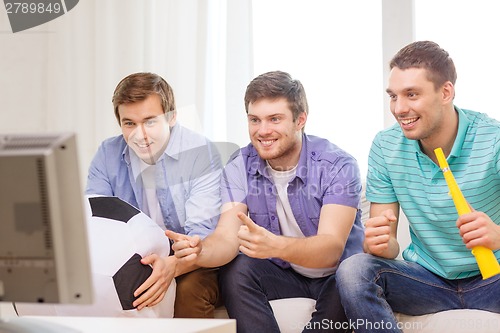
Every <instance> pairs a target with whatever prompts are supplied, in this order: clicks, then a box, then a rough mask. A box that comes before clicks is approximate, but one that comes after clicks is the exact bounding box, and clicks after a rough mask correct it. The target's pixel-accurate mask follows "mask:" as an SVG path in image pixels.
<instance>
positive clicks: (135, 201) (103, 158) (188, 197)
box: [85, 124, 222, 238]
mask: <svg viewBox="0 0 500 333" xmlns="http://www.w3.org/2000/svg"><path fill="white" fill-rule="evenodd" d="M131 154H135V153H134V152H133V151H132V150H131V149H130V148H129V147H128V145H127V143H126V142H125V140H124V139H123V136H122V135H119V136H116V137H112V138H109V139H107V140H105V141H103V143H102V144H101V145H100V147H99V149H98V151H97V153H96V155H95V157H94V159H93V160H92V163H91V165H90V168H89V174H88V178H87V188H86V191H85V192H86V194H88V195H94V194H97V195H106V196H116V197H119V198H120V199H122V200H124V201H126V202H128V203H130V204H131V205H133V206H135V207H137V208H139V209H141V210H145V209H146V205H147V203H146V202H143V198H144V187H143V185H142V183H141V180H140V179H141V177H139V178H136V177H134V172H133V163H131ZM221 171H222V165H221V161H220V155H219V153H218V152H217V149H216V148H215V147H214V145H213V144H212V143H211V142H209V141H208V140H207V139H206V138H205V137H204V136H202V135H200V134H198V133H196V132H193V131H191V130H189V129H187V128H185V127H182V126H180V125H179V124H176V125H175V126H174V127H173V128H172V130H171V135H170V139H169V142H168V145H167V148H166V149H165V152H164V153H163V154H162V156H161V157H160V158H159V159H158V162H157V167H156V173H155V183H156V195H157V198H158V201H159V204H160V209H161V213H162V215H163V220H164V223H165V227H166V228H167V229H169V230H173V231H175V232H178V233H183V234H188V235H199V236H200V237H202V238H204V237H205V236H207V235H208V234H209V233H211V232H212V231H213V230H214V229H215V226H216V224H217V221H218V219H219V214H220V203H221V200H220V187H219V186H220V174H221Z"/></svg>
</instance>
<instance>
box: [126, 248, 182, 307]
mask: <svg viewBox="0 0 500 333" xmlns="http://www.w3.org/2000/svg"><path fill="white" fill-rule="evenodd" d="M141 263H142V264H143V265H151V266H152V267H153V272H152V273H151V275H150V276H149V278H148V279H147V280H146V281H144V283H143V284H142V285H141V286H139V288H137V289H136V290H135V291H134V296H135V297H137V296H139V295H141V294H142V293H144V294H142V295H141V296H140V297H139V298H138V299H136V300H135V301H134V303H133V304H132V305H133V306H134V307H136V308H137V310H142V309H143V308H145V307H147V306H153V305H156V304H158V303H160V302H161V301H162V300H163V297H165V293H166V292H167V289H168V287H169V286H170V283H171V282H172V279H173V278H174V274H175V268H176V258H175V257H173V256H170V257H164V258H161V257H160V256H158V255H157V254H151V255H149V256H146V257H144V258H142V260H141Z"/></svg>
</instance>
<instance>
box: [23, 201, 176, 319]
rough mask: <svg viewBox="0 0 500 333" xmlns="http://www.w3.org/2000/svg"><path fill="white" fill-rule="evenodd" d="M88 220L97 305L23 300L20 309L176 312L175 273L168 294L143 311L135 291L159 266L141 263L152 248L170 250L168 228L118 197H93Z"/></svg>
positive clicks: (85, 312) (141, 314)
mask: <svg viewBox="0 0 500 333" xmlns="http://www.w3.org/2000/svg"><path fill="white" fill-rule="evenodd" d="M86 203H87V209H86V211H87V221H88V224H87V225H88V236H89V247H90V258H91V265H92V278H93V284H94V303H93V304H92V305H66V304H65V305H62V304H30V303H17V304H16V308H17V311H18V313H19V315H58V316H61V315H62V316H101V317H103V316H106V317H162V318H172V317H173V312H174V301H175V287H176V284H175V279H174V280H172V283H171V284H170V287H169V288H168V290H167V293H166V295H165V297H164V299H163V300H162V301H161V302H160V303H159V304H157V305H155V306H152V307H147V308H144V309H142V310H140V311H138V310H136V309H135V308H134V307H133V306H132V302H133V301H134V300H135V297H134V296H133V292H134V291H135V290H136V289H137V288H138V287H139V286H140V285H141V284H142V283H143V282H144V281H146V279H147V278H148V277H149V275H150V274H151V272H152V271H153V269H152V268H151V267H150V266H148V265H143V264H141V263H140V260H141V258H143V257H145V256H147V255H149V254H153V253H155V254H157V255H159V256H161V257H164V256H168V255H169V254H170V242H169V240H168V238H167V237H166V236H165V234H164V231H163V230H162V229H161V228H160V227H159V226H158V225H157V224H156V223H155V222H154V221H153V220H152V219H151V218H149V217H148V216H147V215H146V214H144V213H142V212H141V211H140V210H138V209H137V208H135V207H133V206H131V205H130V204H128V203H126V202H124V201H122V200H120V199H119V198H117V197H105V196H92V197H88V198H87V200H86Z"/></svg>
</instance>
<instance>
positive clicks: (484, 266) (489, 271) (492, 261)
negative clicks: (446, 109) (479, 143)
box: [434, 148, 500, 279]
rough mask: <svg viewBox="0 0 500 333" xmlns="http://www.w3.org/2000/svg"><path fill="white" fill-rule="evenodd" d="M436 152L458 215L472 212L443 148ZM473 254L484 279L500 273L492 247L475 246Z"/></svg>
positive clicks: (499, 266) (435, 150) (437, 149)
mask: <svg viewBox="0 0 500 333" xmlns="http://www.w3.org/2000/svg"><path fill="white" fill-rule="evenodd" d="M434 153H435V154H436V157H437V159H438V162H439V167H440V168H441V170H442V171H443V175H444V179H445V180H446V183H447V184H448V188H449V189H450V194H451V197H452V199H453V203H454V204H455V207H456V208H457V212H458V215H463V214H467V213H470V212H471V209H470V207H469V205H468V204H467V201H466V200H465V198H464V195H463V194H462V191H460V188H459V187H458V184H457V182H456V180H455V177H454V176H453V173H452V172H451V170H450V166H449V165H448V162H447V161H446V157H445V156H444V153H443V150H442V149H441V148H436V149H434ZM472 254H473V255H474V257H476V261H477V265H478V267H479V271H480V272H481V275H482V276H483V279H487V278H489V277H492V276H494V275H497V274H499V273H500V265H499V264H498V261H497V258H496V257H495V255H494V254H493V251H492V250H491V249H489V248H487V247H484V246H475V247H473V248H472Z"/></svg>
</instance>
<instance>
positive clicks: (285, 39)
mask: <svg viewBox="0 0 500 333" xmlns="http://www.w3.org/2000/svg"><path fill="white" fill-rule="evenodd" d="M252 4H253V44H254V76H257V75H259V74H262V73H264V72H268V71H272V70H282V71H285V72H288V73H290V74H291V75H292V77H294V78H296V79H298V80H300V81H301V82H302V84H303V85H304V88H305V90H306V94H307V98H308V102H309V109H310V113H309V117H308V121H307V125H306V133H308V134H311V135H317V136H321V137H324V138H327V139H329V140H330V141H332V142H333V143H335V144H337V145H338V146H340V147H341V148H343V149H344V150H346V151H347V152H349V153H350V154H351V155H353V156H354V157H355V158H356V159H357V160H358V163H359V166H360V169H361V175H362V177H365V175H366V169H367V163H368V162H367V161H368V152H369V149H370V146H371V142H372V139H373V137H374V136H375V134H376V133H377V132H378V131H379V130H381V129H383V113H384V110H383V98H384V89H385V88H384V87H385V86H384V83H383V78H382V73H383V72H382V71H383V69H382V35H381V33H382V32H381V31H382V29H381V16H382V15H381V5H380V2H378V1H372V0H356V1H342V2H341V1H331V0H315V1H307V0H288V1H286V2H284V1H282V0H254V1H253V3H252ZM387 112H388V111H387Z"/></svg>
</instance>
